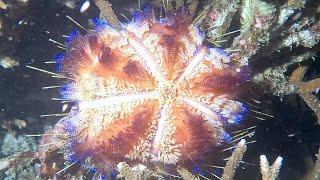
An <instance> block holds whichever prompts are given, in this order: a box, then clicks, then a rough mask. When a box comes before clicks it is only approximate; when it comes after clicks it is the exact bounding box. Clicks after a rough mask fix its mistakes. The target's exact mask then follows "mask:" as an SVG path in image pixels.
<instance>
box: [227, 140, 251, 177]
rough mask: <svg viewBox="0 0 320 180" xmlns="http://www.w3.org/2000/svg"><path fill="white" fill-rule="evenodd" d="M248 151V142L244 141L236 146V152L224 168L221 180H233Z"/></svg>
mask: <svg viewBox="0 0 320 180" xmlns="http://www.w3.org/2000/svg"><path fill="white" fill-rule="evenodd" d="M246 150H247V146H246V141H245V140H244V139H242V140H241V141H240V142H239V143H238V145H237V146H236V149H235V150H234V152H233V153H232V155H231V157H230V158H229V160H228V162H227V164H226V166H225V167H224V170H223V174H222V177H221V180H231V179H233V176H234V173H235V170H236V168H237V167H238V166H239V163H240V162H241V160H242V157H243V154H244V153H245V152H246Z"/></svg>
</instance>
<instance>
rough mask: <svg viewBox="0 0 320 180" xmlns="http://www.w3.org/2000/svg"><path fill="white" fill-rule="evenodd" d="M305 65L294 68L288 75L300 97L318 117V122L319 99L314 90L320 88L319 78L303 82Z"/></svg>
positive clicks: (319, 111)
mask: <svg viewBox="0 0 320 180" xmlns="http://www.w3.org/2000/svg"><path fill="white" fill-rule="evenodd" d="M306 69H307V67H305V66H299V67H298V68H297V69H295V70H294V71H293V73H292V75H291V77H290V81H291V82H292V83H293V84H294V85H295V86H296V88H297V90H296V92H297V93H299V95H300V96H301V97H302V99H303V100H304V101H305V102H306V103H307V105H308V106H309V107H310V108H311V109H312V110H313V111H314V113H315V114H316V116H317V117H318V122H319V124H320V101H319V100H318V99H317V97H316V94H315V92H316V90H317V89H318V88H320V78H317V79H313V80H310V81H308V82H303V80H302V78H303V77H304V75H305V72H306Z"/></svg>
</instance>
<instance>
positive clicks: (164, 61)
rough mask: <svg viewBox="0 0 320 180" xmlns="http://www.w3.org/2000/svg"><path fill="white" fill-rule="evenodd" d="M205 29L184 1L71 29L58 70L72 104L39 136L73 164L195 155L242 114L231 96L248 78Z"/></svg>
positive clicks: (115, 164)
mask: <svg viewBox="0 0 320 180" xmlns="http://www.w3.org/2000/svg"><path fill="white" fill-rule="evenodd" d="M203 38H204V37H203V35H202V34H201V33H200V32H199V30H198V28H197V27H195V26H194V25H192V24H191V23H190V18H189V15H188V13H187V12H186V11H184V10H180V11H178V12H176V13H174V14H172V15H171V18H168V19H167V20H166V21H155V20H154V19H153V18H151V16H149V14H148V13H140V15H139V18H136V19H134V20H133V21H132V22H130V23H128V24H124V25H122V26H121V29H120V30H116V29H115V28H112V27H111V26H109V25H108V24H106V23H103V22H102V21H99V20H98V21H96V28H95V29H94V30H92V31H89V32H88V33H87V34H86V35H81V34H79V33H75V34H73V37H72V39H70V41H69V42H68V46H67V48H66V53H65V54H64V56H59V58H57V62H58V67H59V68H58V69H59V76H60V77H63V78H66V79H71V80H73V82H72V83H67V84H65V85H64V87H63V88H62V90H61V94H62V98H63V99H64V100H67V101H70V102H73V107H72V109H71V111H70V113H69V114H68V115H67V116H66V117H64V118H62V119H61V120H60V121H59V122H58V123H57V124H56V125H55V128H54V129H53V130H52V131H53V133H54V134H56V135H57V136H50V138H43V140H42V142H43V143H48V141H49V143H51V147H50V148H47V149H46V151H47V150H48V149H52V146H53V147H56V148H59V149H64V155H65V156H66V157H67V158H68V160H69V161H70V163H71V165H72V164H74V163H78V162H79V164H83V167H87V168H90V169H94V170H95V171H97V172H99V173H101V174H110V173H112V172H113V171H114V170H118V171H120V170H121V169H123V168H126V163H128V164H130V165H132V166H136V167H140V166H143V165H144V166H143V167H145V166H146V167H148V168H150V169H156V168H159V167H160V165H168V166H177V165H181V164H183V163H184V162H188V161H195V160H198V159H201V158H202V157H203V156H204V155H205V154H206V153H207V152H209V151H210V150H212V149H213V148H214V147H216V146H218V145H220V144H221V142H222V141H224V140H225V139H226V138H227V137H228V134H227V133H226V132H225V131H224V127H225V126H226V125H227V124H228V123H237V122H239V120H240V119H241V117H242V115H243V114H244V112H245V107H244V105H243V104H242V103H241V102H239V101H236V100H234V99H236V98H237V94H238V93H237V89H238V85H240V84H242V83H244V82H245V81H246V79H245V72H244V71H245V70H244V69H245V68H244V67H245V66H246V65H244V64H241V63H239V62H237V61H233V59H232V58H231V57H230V56H229V55H228V54H227V53H226V52H225V51H224V50H223V49H217V48H209V47H207V46H204V45H203ZM46 158H48V157H44V159H43V162H47V161H46ZM140 168H141V167H140ZM48 171H49V170H48V167H47V166H46V163H43V167H42V172H43V173H48ZM57 171H58V170H56V171H55V172H54V173H56V172H57Z"/></svg>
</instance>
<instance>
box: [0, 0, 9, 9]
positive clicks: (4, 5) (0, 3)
mask: <svg viewBox="0 0 320 180" xmlns="http://www.w3.org/2000/svg"><path fill="white" fill-rule="evenodd" d="M7 7H8V6H7V4H5V3H4V2H3V1H2V0H0V8H1V9H7Z"/></svg>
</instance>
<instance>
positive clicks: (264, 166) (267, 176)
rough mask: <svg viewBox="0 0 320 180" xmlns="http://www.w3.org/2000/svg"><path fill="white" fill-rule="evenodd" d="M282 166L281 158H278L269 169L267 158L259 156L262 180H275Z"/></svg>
mask: <svg viewBox="0 0 320 180" xmlns="http://www.w3.org/2000/svg"><path fill="white" fill-rule="evenodd" d="M281 164H282V157H278V158H277V159H276V161H275V162H274V163H273V165H272V166H271V167H270V165H269V162H268V160H267V157H266V156H265V155H261V156H260V168H261V174H262V179H263V180H275V179H276V178H277V176H278V174H279V171H280V168H281Z"/></svg>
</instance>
